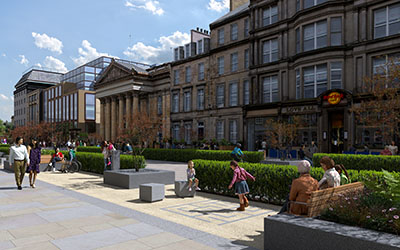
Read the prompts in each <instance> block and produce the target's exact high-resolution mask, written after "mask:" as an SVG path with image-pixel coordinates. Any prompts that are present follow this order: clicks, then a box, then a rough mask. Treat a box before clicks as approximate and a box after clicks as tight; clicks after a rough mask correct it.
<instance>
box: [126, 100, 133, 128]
mask: <svg viewBox="0 0 400 250" xmlns="http://www.w3.org/2000/svg"><path fill="white" fill-rule="evenodd" d="M131 107H132V95H131V94H130V93H128V94H127V95H126V125H127V126H129V123H130V119H131V116H132V109H131Z"/></svg>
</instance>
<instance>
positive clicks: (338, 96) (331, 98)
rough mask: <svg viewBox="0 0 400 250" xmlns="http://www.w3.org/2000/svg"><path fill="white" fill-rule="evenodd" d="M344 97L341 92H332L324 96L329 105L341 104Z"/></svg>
mask: <svg viewBox="0 0 400 250" xmlns="http://www.w3.org/2000/svg"><path fill="white" fill-rule="evenodd" d="M343 97H344V95H343V94H342V93H339V92H331V93H330V94H329V95H326V96H324V100H327V101H328V103H329V104H332V105H336V104H339V103H340V101H341V100H342V99H343Z"/></svg>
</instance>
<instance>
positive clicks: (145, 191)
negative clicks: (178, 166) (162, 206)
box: [139, 183, 165, 202]
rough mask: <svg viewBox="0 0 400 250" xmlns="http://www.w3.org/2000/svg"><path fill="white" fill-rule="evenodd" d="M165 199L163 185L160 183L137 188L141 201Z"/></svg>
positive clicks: (142, 185)
mask: <svg viewBox="0 0 400 250" xmlns="http://www.w3.org/2000/svg"><path fill="white" fill-rule="evenodd" d="M164 197H165V185H164V184H160V183H146V184H141V185H140V186H139V198H140V200H142V201H148V202H153V201H160V200H163V199H164Z"/></svg>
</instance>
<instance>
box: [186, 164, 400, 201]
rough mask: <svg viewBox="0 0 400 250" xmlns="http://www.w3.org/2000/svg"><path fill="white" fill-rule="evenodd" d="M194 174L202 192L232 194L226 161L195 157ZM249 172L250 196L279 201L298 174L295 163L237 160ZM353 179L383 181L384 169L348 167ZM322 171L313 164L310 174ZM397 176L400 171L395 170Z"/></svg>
mask: <svg viewBox="0 0 400 250" xmlns="http://www.w3.org/2000/svg"><path fill="white" fill-rule="evenodd" d="M194 164H195V169H196V177H197V178H198V179H199V181H200V187H201V188H202V190H203V191H205V192H210V193H216V194H222V195H228V196H235V194H234V190H233V189H231V190H229V189H228V185H229V183H230V182H231V180H232V176H233V172H232V170H231V168H230V167H229V162H222V161H206V160H194ZM239 165H240V166H241V167H243V168H244V169H246V170H247V171H248V172H249V173H250V174H252V175H253V176H254V177H256V181H255V182H253V181H251V180H248V182H247V183H248V184H249V188H250V198H252V199H256V200H261V201H263V202H267V203H273V204H279V205H281V204H282V203H283V201H285V199H286V197H287V195H288V194H289V191H290V189H289V185H290V184H291V183H292V180H293V179H295V178H297V177H298V176H299V174H298V172H297V168H296V167H295V166H288V165H270V164H268V165H267V164H254V163H239ZM348 172H349V175H350V179H351V181H352V182H356V181H365V180H374V181H377V182H378V183H382V182H383V173H382V172H379V171H367V170H362V171H356V170H349V171H348ZM323 174H324V171H323V170H322V168H315V167H314V168H312V169H311V176H312V177H314V178H315V179H317V180H320V179H321V178H322V176H323ZM395 176H397V177H398V178H400V173H395Z"/></svg>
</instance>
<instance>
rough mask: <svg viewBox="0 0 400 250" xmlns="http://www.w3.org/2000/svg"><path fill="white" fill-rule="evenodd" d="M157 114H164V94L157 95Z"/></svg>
mask: <svg viewBox="0 0 400 250" xmlns="http://www.w3.org/2000/svg"><path fill="white" fill-rule="evenodd" d="M157 114H159V115H161V114H162V96H159V97H157Z"/></svg>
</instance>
